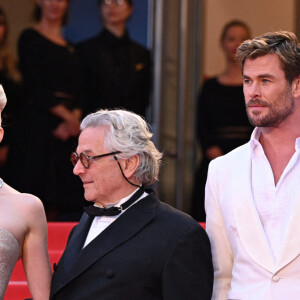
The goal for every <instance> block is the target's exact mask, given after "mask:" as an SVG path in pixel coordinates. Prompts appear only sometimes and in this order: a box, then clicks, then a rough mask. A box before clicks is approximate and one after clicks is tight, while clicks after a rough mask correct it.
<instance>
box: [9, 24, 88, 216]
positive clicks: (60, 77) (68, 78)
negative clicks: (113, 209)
mask: <svg viewBox="0 0 300 300" xmlns="http://www.w3.org/2000/svg"><path fill="white" fill-rule="evenodd" d="M18 50H19V59H20V70H21V72H22V75H23V78H24V83H25V88H26V92H27V101H26V102H25V103H24V105H23V107H22V115H21V117H20V118H19V120H18V123H17V124H16V126H15V127H16V128H17V133H16V135H17V137H18V138H17V139H16V140H15V141H14V145H13V147H12V150H13V153H12V166H11V176H10V177H9V180H8V181H9V183H10V184H11V185H13V186H14V187H16V188H17V189H19V190H22V191H23V192H27V193H31V194H34V195H37V196H38V197H39V198H41V200H42V201H43V203H44V205H45V209H46V210H48V209H49V208H51V207H53V206H55V207H59V208H60V209H61V210H66V209H68V210H70V207H72V208H73V209H74V210H76V209H78V210H81V207H82V206H83V205H84V202H83V200H82V197H81V195H82V192H83V189H82V184H81V181H80V180H79V179H78V178H77V177H76V176H74V175H73V173H72V168H73V166H72V164H71V163H70V162H69V161H70V153H72V152H73V151H74V150H75V147H76V145H77V137H76V138H75V137H74V138H69V139H68V140H66V141H61V140H59V139H57V138H55V137H54V135H53V131H54V130H55V129H56V128H57V126H59V125H60V124H61V122H63V120H62V119H61V118H59V117H57V116H55V115H54V114H53V113H51V109H52V108H53V107H55V106H57V105H64V106H65V107H66V108H67V109H69V110H71V111H72V110H74V109H80V108H81V107H82V101H83V95H84V93H83V89H82V88H81V87H82V80H81V67H80V62H79V58H78V56H77V54H76V52H75V49H74V48H73V47H72V46H71V45H69V44H67V45H66V46H62V45H58V44H56V43H53V42H52V41H50V40H48V39H47V38H45V37H44V36H43V35H41V34H40V33H39V32H38V31H36V30H34V29H31V28H29V29H25V30H24V31H23V32H22V34H21V36H20V38H19V43H18ZM24 128H26V130H24ZM79 218H80V213H79V216H78V219H77V221H78V220H79Z"/></svg>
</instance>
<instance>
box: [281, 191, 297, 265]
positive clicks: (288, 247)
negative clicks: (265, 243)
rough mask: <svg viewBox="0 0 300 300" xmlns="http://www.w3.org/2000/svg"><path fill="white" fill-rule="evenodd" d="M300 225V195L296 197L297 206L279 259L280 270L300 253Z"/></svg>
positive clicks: (293, 211)
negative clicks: (299, 230)
mask: <svg viewBox="0 0 300 300" xmlns="http://www.w3.org/2000/svg"><path fill="white" fill-rule="evenodd" d="M299 226H300V196H299V195H298V199H296V203H295V206H294V208H293V210H292V215H291V220H290V222H289V224H288V228H287V231H286V235H285V240H284V243H283V247H282V250H281V255H280V257H279V259H278V264H277V270H280V269H281V268H283V267H284V266H286V265H287V264H288V263H290V262H291V261H292V260H293V259H295V258H296V257H297V256H298V255H299V253H300V234H299V233H298V228H299Z"/></svg>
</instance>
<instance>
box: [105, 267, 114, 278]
mask: <svg viewBox="0 0 300 300" xmlns="http://www.w3.org/2000/svg"><path fill="white" fill-rule="evenodd" d="M105 276H106V277H107V278H108V279H111V278H113V277H114V276H115V272H114V271H113V270H111V269H107V270H106V271H105Z"/></svg>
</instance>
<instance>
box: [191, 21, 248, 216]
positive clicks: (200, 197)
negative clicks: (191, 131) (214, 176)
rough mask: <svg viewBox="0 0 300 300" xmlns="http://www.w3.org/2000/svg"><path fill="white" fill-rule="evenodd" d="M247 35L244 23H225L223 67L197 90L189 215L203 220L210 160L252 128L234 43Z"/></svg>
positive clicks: (238, 142)
mask: <svg viewBox="0 0 300 300" xmlns="http://www.w3.org/2000/svg"><path fill="white" fill-rule="evenodd" d="M249 38H250V29H249V27H248V25H247V24H246V23H244V22H242V21H239V20H233V21H231V22H229V23H227V24H225V26H224V28H223V30H222V33H221V37H220V44H221V47H222V50H223V52H224V55H225V58H226V68H225V70H224V71H223V72H222V73H221V74H219V75H216V76H215V77H212V78H210V79H207V80H206V81H205V82H204V84H203V86H202V89H201V91H200V93H199V97H198V109H197V116H196V119H197V138H198V142H199V144H200V146H201V150H202V160H201V162H200V166H199V168H198V169H197V171H196V175H195V183H194V191H193V199H192V216H193V217H194V218H195V219H196V220H198V221H205V211H204V190H205V183H206V176H207V169H208V164H209V162H210V161H211V160H212V159H214V158H216V157H218V156H221V155H223V154H225V153H228V152H229V151H231V150H233V149H234V148H236V147H238V146H240V145H242V144H244V143H246V142H247V141H248V140H249V138H250V135H251V132H252V127H251V125H250V123H249V121H248V118H247V114H246V108H245V101H244V95H243V85H242V72H241V68H240V66H239V64H238V63H237V61H236V60H235V54H236V49H237V47H238V46H239V45H240V44H241V43H242V42H243V41H244V40H246V39H249Z"/></svg>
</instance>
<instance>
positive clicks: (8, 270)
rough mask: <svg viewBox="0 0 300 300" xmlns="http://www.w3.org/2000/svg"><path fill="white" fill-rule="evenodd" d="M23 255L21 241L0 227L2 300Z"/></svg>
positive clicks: (0, 283) (0, 194) (0, 185)
mask: <svg viewBox="0 0 300 300" xmlns="http://www.w3.org/2000/svg"><path fill="white" fill-rule="evenodd" d="M2 185H3V181H2V179H1V178H0V197H4V196H5V195H3V193H2V189H1V188H2ZM20 255H21V251H20V247H19V243H18V241H17V239H16V238H15V237H14V235H13V234H12V233H11V232H9V231H8V230H7V229H5V228H2V227H0V300H2V299H3V298H4V294H5V291H6V288H7V285H8V282H9V279H10V276H11V274H12V272H13V269H14V267H15V265H16V263H17V261H18V259H19V257H20Z"/></svg>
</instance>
